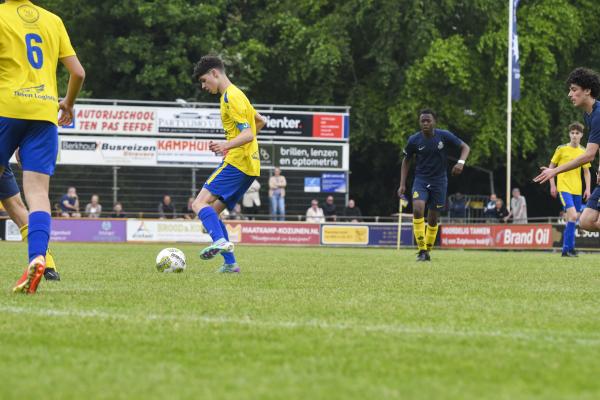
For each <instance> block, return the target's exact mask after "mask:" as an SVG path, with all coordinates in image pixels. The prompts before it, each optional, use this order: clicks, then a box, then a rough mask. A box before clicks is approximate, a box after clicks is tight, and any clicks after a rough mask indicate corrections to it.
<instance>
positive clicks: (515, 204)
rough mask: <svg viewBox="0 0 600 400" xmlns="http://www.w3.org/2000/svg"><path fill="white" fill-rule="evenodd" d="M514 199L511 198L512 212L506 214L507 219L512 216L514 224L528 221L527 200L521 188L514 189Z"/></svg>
mask: <svg viewBox="0 0 600 400" xmlns="http://www.w3.org/2000/svg"><path fill="white" fill-rule="evenodd" d="M512 196H513V197H512V199H510V212H509V213H508V215H507V216H506V221H508V220H509V219H510V218H511V217H512V220H513V223H514V224H526V223H527V201H526V200H525V196H521V190H519V188H514V189H513V190H512Z"/></svg>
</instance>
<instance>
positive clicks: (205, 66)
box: [192, 55, 225, 82]
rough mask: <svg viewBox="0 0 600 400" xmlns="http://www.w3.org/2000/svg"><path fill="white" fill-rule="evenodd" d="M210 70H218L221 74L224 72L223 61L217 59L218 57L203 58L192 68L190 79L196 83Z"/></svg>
mask: <svg viewBox="0 0 600 400" xmlns="http://www.w3.org/2000/svg"><path fill="white" fill-rule="evenodd" d="M211 69H218V70H219V71H221V72H224V71H225V65H224V64H223V60H221V58H219V56H211V55H208V56H204V57H202V58H201V59H200V61H198V62H197V63H196V65H195V66H194V73H193V74H192V79H193V80H194V82H197V81H198V78H200V77H201V76H202V75H204V74H206V73H207V72H208V71H210V70H211Z"/></svg>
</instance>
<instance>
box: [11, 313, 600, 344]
mask: <svg viewBox="0 0 600 400" xmlns="http://www.w3.org/2000/svg"><path fill="white" fill-rule="evenodd" d="M0 313H4V314H25V315H38V316H42V317H77V318H97V319H118V320H123V321H126V322H139V321H141V322H155V321H180V322H195V323H201V324H206V325H209V324H231V325H245V326H255V327H260V328H272V329H302V328H310V329H322V330H334V331H357V332H375V333H385V334H391V335H394V334H395V335H416V336H428V335H430V336H442V337H444V336H449V337H458V338H501V339H510V340H515V341H532V342H539V341H545V342H553V343H561V344H571V345H572V344H578V345H582V346H590V347H597V346H600V336H592V335H581V334H578V333H575V332H563V331H558V332H557V331H551V330H550V331H540V330H528V331H501V330H490V331H482V330H461V329H453V328H443V327H442V328H437V327H410V326H404V325H389V324H377V325H368V324H365V325H363V324H354V323H345V322H340V323H335V322H334V323H332V322H327V321H321V320H306V321H265V320H257V319H251V318H249V317H248V318H231V317H224V316H207V315H163V314H147V315H128V314H118V313H111V312H106V311H100V310H56V309H45V308H36V309H31V308H25V307H14V306H0Z"/></svg>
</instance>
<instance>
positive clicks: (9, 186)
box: [0, 167, 60, 281]
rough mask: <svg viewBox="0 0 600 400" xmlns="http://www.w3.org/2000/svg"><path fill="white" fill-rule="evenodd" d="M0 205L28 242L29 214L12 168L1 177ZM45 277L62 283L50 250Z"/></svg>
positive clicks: (6, 169)
mask: <svg viewBox="0 0 600 400" xmlns="http://www.w3.org/2000/svg"><path fill="white" fill-rule="evenodd" d="M0 204H2V206H3V207H4V209H5V210H6V212H7V213H8V216H9V217H10V219H11V220H12V221H13V222H14V223H15V224H17V226H18V227H19V231H20V232H21V238H22V239H23V240H27V235H28V231H29V227H28V225H27V221H28V219H29V212H28V211H27V207H25V204H23V199H22V198H21V192H20V191H19V186H18V185H17V181H16V179H15V176H14V174H13V172H12V170H11V169H10V167H9V168H5V169H4V172H3V173H2V175H0ZM44 277H45V278H46V280H47V281H60V275H59V273H58V271H57V269H56V264H55V263H54V257H53V256H52V253H50V249H48V251H47V252H46V269H45V270H44Z"/></svg>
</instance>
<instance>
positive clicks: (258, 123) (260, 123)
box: [254, 113, 267, 133]
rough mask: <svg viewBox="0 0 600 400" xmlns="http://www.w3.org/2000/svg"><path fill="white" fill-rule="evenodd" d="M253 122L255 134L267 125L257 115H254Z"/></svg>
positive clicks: (263, 119) (262, 118)
mask: <svg viewBox="0 0 600 400" xmlns="http://www.w3.org/2000/svg"><path fill="white" fill-rule="evenodd" d="M254 121H255V122H256V133H258V132H260V130H261V129H262V128H264V127H265V125H266V124H267V119H266V118H265V117H263V116H262V115H260V114H259V113H256V114H254Z"/></svg>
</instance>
